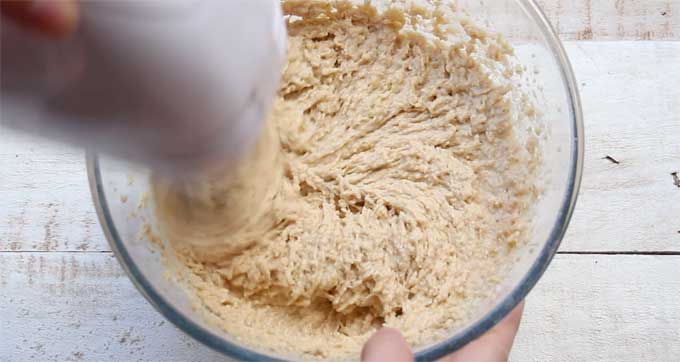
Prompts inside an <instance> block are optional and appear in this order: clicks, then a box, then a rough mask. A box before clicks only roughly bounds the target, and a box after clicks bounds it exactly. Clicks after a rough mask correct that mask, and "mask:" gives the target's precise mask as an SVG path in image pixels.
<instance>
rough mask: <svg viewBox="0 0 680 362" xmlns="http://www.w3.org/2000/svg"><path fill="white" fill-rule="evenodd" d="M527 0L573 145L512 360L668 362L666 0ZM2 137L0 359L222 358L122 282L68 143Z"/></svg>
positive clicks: (677, 311)
mask: <svg viewBox="0 0 680 362" xmlns="http://www.w3.org/2000/svg"><path fill="white" fill-rule="evenodd" d="M540 2H541V3H542V5H543V6H544V8H545V9H546V13H547V14H548V15H549V17H550V18H551V20H552V22H553V24H554V25H555V26H556V28H557V29H558V31H559V32H560V34H561V36H562V38H563V40H564V41H565V46H566V49H567V52H568V53H569V56H570V58H571V61H572V63H573V66H574V70H575V72H576V76H577V78H578V82H579V86H580V90H581V96H582V101H583V108H584V115H585V125H586V150H587V151H586V159H585V170H584V171H585V172H584V177H583V185H582V187H581V196H580V199H579V202H578V205H577V208H576V212H575V214H574V217H573V219H572V222H571V226H570V229H569V232H568V233H567V236H566V238H565V239H564V241H563V243H562V247H561V248H560V251H559V255H557V257H556V258H555V260H554V261H553V263H552V265H551V266H550V268H549V270H548V272H547V273H546V274H545V276H544V277H543V279H542V280H541V281H540V282H539V284H538V286H537V287H536V288H535V289H534V290H533V291H532V293H531V294H530V296H529V298H528V301H527V307H526V310H525V315H524V321H523V323H522V326H521V328H520V333H519V336H518V338H517V343H516V344H515V347H514V350H513V352H512V356H511V359H512V360H514V361H673V360H675V361H677V360H678V358H680V357H678V356H680V277H679V275H680V187H679V186H677V185H675V184H674V182H673V178H672V176H671V173H672V172H676V171H680V42H675V41H676V40H678V39H680V0H646V1H634V0H574V1H565V0H543V1H540ZM0 132H2V133H0V361H12V362H14V361H17V362H18V361H105V360H112V361H222V360H224V358H223V357H222V356H220V355H218V354H217V353H215V352H213V351H211V350H209V349H208V348H207V347H204V346H202V345H200V344H199V343H197V342H195V341H193V340H192V339H190V338H189V337H187V336H185V335H184V334H183V333H182V332H180V331H179V330H177V329H176V328H175V327H174V326H172V325H170V324H169V323H167V322H165V321H164V319H163V317H161V316H160V315H159V314H158V313H157V312H156V311H155V310H154V309H153V308H152V307H151V306H150V305H149V304H148V303H147V302H146V301H145V300H144V298H143V297H142V296H141V295H140V294H139V293H138V292H137V291H136V290H135V288H134V287H133V286H132V284H131V282H130V281H129V280H128V279H127V277H126V276H125V274H124V272H123V271H122V269H121V268H120V267H119V265H118V263H117V261H116V260H115V258H114V257H113V255H112V253H111V251H110V249H109V246H108V244H107V243H106V240H105V239H104V237H103V235H102V232H101V230H100V227H99V225H98V221H97V217H96V215H95V213H94V209H93V207H92V204H91V201H90V196H89V191H88V186H87V180H86V175H85V167H84V163H83V155H82V154H81V152H79V151H77V150H74V149H70V148H67V147H64V146H58V145H53V144H50V143H48V142H45V141H42V140H38V139H34V138H31V137H27V136H22V135H17V134H14V133H10V132H8V131H7V130H1V131H0ZM606 156H611V157H613V158H615V159H616V160H617V161H618V162H619V163H618V164H615V163H613V162H611V161H609V160H607V159H605V157H606Z"/></svg>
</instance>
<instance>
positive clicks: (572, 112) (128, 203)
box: [87, 0, 583, 361]
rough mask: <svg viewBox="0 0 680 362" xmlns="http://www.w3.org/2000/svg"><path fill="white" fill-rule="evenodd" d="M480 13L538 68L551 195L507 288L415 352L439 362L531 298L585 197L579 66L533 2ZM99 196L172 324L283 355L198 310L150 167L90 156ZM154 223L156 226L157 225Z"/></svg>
mask: <svg viewBox="0 0 680 362" xmlns="http://www.w3.org/2000/svg"><path fill="white" fill-rule="evenodd" d="M457 3H458V4H459V5H460V6H461V7H462V8H464V9H466V10H467V11H468V12H469V13H470V15H471V17H472V18H474V19H475V20H476V21H478V22H480V23H481V24H486V25H487V26H488V27H489V28H490V29H493V30H495V31H498V32H501V33H503V34H504V35H505V36H506V38H507V39H508V40H509V41H510V42H511V43H512V44H513V46H514V47H515V50H516V54H517V57H518V58H519V59H520V61H521V62H522V63H523V64H524V65H526V66H527V68H528V69H531V70H533V72H532V73H533V77H534V78H535V80H536V84H535V85H534V86H536V87H537V89H539V90H540V91H541V93H542V94H543V95H544V98H545V100H546V101H545V104H543V105H542V106H541V107H542V109H543V112H544V115H543V116H544V117H543V119H544V120H545V127H546V130H547V135H548V137H547V139H546V141H545V143H544V145H543V162H544V165H543V168H544V172H543V175H542V176H541V182H542V184H543V186H544V188H545V189H544V192H543V194H542V195H541V197H540V199H539V200H538V203H537V205H536V209H535V211H536V212H535V214H536V216H535V219H534V228H533V232H532V236H531V238H530V240H529V241H528V243H529V245H528V246H527V247H525V248H523V249H522V252H521V253H520V254H521V255H519V256H518V260H517V262H516V263H515V264H514V265H513V267H512V270H511V271H510V272H509V273H508V274H507V275H506V277H505V278H504V279H503V280H502V281H501V282H500V284H499V288H497V290H496V291H495V292H494V295H493V296H492V297H490V298H488V300H487V301H485V302H484V303H481V304H480V305H479V307H478V311H477V313H476V314H475V315H474V316H473V318H471V319H470V321H469V323H467V324H466V325H463V326H461V327H459V328H457V329H455V330H452V331H450V334H449V336H448V337H447V338H445V339H443V340H440V341H438V342H436V343H434V344H431V345H426V346H420V347H418V348H417V349H416V350H415V356H416V359H417V360H428V361H429V360H435V359H437V358H439V357H442V356H444V355H446V354H448V353H450V352H452V351H455V350H456V349H458V348H460V347H462V346H464V345H465V344H466V343H468V342H470V341H472V340H473V339H475V338H477V337H479V336H480V335H481V334H483V333H484V332H486V331H487V330H489V329H490V328H491V327H493V326H494V325H495V324H496V323H498V322H499V321H500V320H502V319H503V318H504V317H505V316H506V315H507V314H508V313H509V312H510V311H511V310H512V309H513V308H514V307H515V306H516V305H517V303H519V302H520V301H521V300H522V299H524V298H525V297H526V295H527V293H529V291H530V290H531V288H532V287H533V286H534V285H535V284H536V282H537V281H538V279H539V278H540V277H541V275H542V274H543V272H544V271H545V269H546V268H547V267H548V264H549V263H550V260H551V259H552V257H553V255H554V254H555V252H556V250H557V248H558V246H559V244H560V241H561V239H562V236H563V235H564V233H565V230H566V228H567V224H568V223H569V219H570V216H571V213H572V210H573V208H574V204H575V202H576V196H577V192H578V187H579V183H580V179H581V169H582V163H583V124H582V119H581V118H582V115H581V106H580V102H579V98H578V92H577V88H576V82H575V80H574V76H573V74H572V70H571V66H570V64H569V62H568V60H567V56H566V54H565V52H564V49H563V48H562V46H561V44H560V41H559V39H558V37H557V35H556V34H555V32H554V30H553V29H552V28H551V26H550V24H549V23H548V21H547V20H546V17H545V15H544V14H543V13H542V12H541V10H540V8H539V6H538V5H537V4H536V2H535V1H533V0H492V1H484V0H460V1H458V2H457ZM87 168H88V177H89V181H90V187H91V191H92V197H93V199H94V203H95V206H96V209H97V213H98V215H99V219H100V222H101V225H102V227H103V229H104V233H105V234H106V237H107V238H108V240H109V243H110V244H111V248H112V249H113V251H114V252H115V254H116V255H117V257H118V260H119V261H120V263H121V265H122V266H123V268H124V269H125V270H126V271H127V273H128V275H129V277H130V279H132V281H133V282H134V284H135V285H136V286H137V288H138V289H139V291H140V292H141V293H142V294H143V295H144V296H145V297H146V298H147V300H148V301H149V302H150V303H151V304H152V305H154V306H155V307H156V309H158V311H160V312H161V313H162V314H163V315H164V316H165V317H166V318H167V319H168V320H170V321H171V322H172V323H174V324H175V325H176V326H178V327H179V328H180V329H182V330H183V331H184V332H186V333H188V334H189V335H190V336H192V337H193V338H195V339H197V340H199V341H201V342H203V343H204V344H206V345H208V346H210V347H212V348H214V349H215V350H217V351H220V352H222V353H224V354H225V355H227V356H229V357H232V358H235V359H238V360H272V359H282V358H286V357H288V358H290V356H274V355H271V354H269V353H268V352H265V351H263V350H257V349H254V348H251V347H248V346H245V345H243V344H240V343H238V342H236V340H235V339H234V338H233V337H231V336H230V335H228V334H227V333H226V332H224V331H223V330H221V329H219V328H217V327H214V326H212V325H211V324H209V323H207V322H206V321H205V319H204V318H203V316H202V315H201V314H199V313H198V312H196V311H195V310H194V309H192V301H191V298H190V296H189V295H188V294H187V292H186V291H185V290H184V289H183V288H182V287H181V286H179V285H178V284H177V283H175V282H173V281H172V280H171V279H170V278H168V277H167V276H166V267H165V266H164V263H163V261H162V258H161V255H160V253H159V251H158V245H157V244H155V243H152V242H151V241H150V240H149V236H150V235H151V234H150V233H149V232H148V230H147V229H146V228H148V225H149V224H151V225H153V220H154V212H153V205H151V202H152V200H147V198H148V195H149V190H150V184H149V173H148V171H146V170H144V169H141V168H136V167H135V166H132V165H130V164H128V163H125V162H121V161H117V160H114V159H110V158H106V157H99V156H98V155H96V154H89V155H88V156H87ZM147 222H148V224H147Z"/></svg>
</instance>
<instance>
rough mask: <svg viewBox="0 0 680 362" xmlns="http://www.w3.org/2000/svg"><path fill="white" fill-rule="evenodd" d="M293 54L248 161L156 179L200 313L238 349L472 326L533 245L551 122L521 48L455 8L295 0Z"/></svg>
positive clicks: (335, 350) (351, 341)
mask: <svg viewBox="0 0 680 362" xmlns="http://www.w3.org/2000/svg"><path fill="white" fill-rule="evenodd" d="M284 11H285V13H286V14H287V15H288V16H289V19H288V30H289V52H288V63H287V66H286V68H285V72H284V74H283V78H282V85H281V89H280V92H279V97H278V99H277V101H276V104H275V106H274V109H273V111H272V112H271V114H270V117H269V122H268V128H267V130H266V132H265V134H264V135H263V138H262V140H261V141H260V143H259V144H258V146H257V148H256V149H255V150H254V151H253V153H252V154H251V155H250V158H248V159H247V161H245V162H243V163H242V165H241V168H240V169H238V170H237V171H232V172H230V173H228V175H229V176H228V177H227V176H224V175H222V174H221V173H219V172H218V173H210V174H209V175H202V176H201V177H198V178H197V180H194V181H185V182H174V183H169V182H166V181H163V180H160V179H156V180H155V181H154V183H155V185H154V199H155V203H156V205H157V214H158V217H159V220H160V224H159V226H160V229H161V230H162V234H163V236H164V237H165V238H166V239H168V240H169V242H170V244H171V246H172V248H170V249H171V250H172V251H174V253H176V254H177V256H178V258H179V260H180V261H181V264H182V265H184V266H185V267H186V268H187V270H188V273H187V275H188V277H187V279H188V281H187V283H188V284H190V286H191V288H192V290H193V292H195V294H196V296H197V301H198V306H199V307H200V308H202V309H203V310H205V311H206V315H208V316H209V319H210V320H211V321H212V322H214V323H217V324H218V325H219V326H220V327H221V328H223V329H224V330H226V331H227V332H229V333H230V334H231V335H233V336H234V337H235V338H236V339H238V340H239V341H240V342H242V343H245V344H247V345H250V346H254V347H261V348H266V349H267V350H270V351H274V352H277V353H282V354H284V355H285V354H287V355H298V356H299V355H303V356H320V357H324V358H331V357H342V356H347V355H351V354H357V353H358V351H359V350H360V349H361V346H362V344H363V343H364V342H365V341H366V339H367V338H368V337H369V336H370V335H371V334H372V333H373V332H374V331H375V330H376V329H377V328H379V327H380V326H382V325H387V326H390V327H394V328H398V329H399V330H401V331H402V332H403V333H404V335H405V336H406V339H407V340H408V341H409V342H410V343H411V344H413V345H414V346H417V345H420V344H423V343H427V342H432V341H433V340H436V339H437V338H441V337H442V335H443V334H444V333H446V332H447V331H449V330H450V329H451V328H455V327H456V326H460V325H462V324H464V323H465V322H467V321H468V318H469V316H470V315H471V313H473V312H474V311H475V308H477V307H478V305H479V302H480V301H481V300H483V299H484V298H485V297H486V296H488V295H489V294H490V293H492V292H493V291H494V288H495V286H496V284H497V283H498V281H499V280H501V279H502V277H503V273H504V271H505V270H506V269H507V266H508V265H510V264H511V263H512V261H513V259H514V257H513V250H515V249H517V248H518V247H522V245H524V244H525V243H526V242H527V238H528V234H529V231H530V226H531V224H530V222H529V219H530V215H531V210H532V205H533V204H534V202H535V200H536V197H537V193H538V192H537V186H536V174H537V169H538V165H539V163H540V162H539V158H540V157H539V150H538V146H537V144H538V142H537V140H536V136H535V135H529V136H527V135H522V136H521V137H520V133H521V132H525V130H524V129H523V128H521V127H520V126H519V125H520V123H526V121H527V120H530V119H534V118H536V117H537V115H536V112H535V110H534V108H533V106H532V103H531V102H530V101H529V100H528V97H527V96H526V95H525V94H524V93H523V92H522V91H521V90H520V88H519V86H518V84H519V78H520V77H521V75H522V74H521V73H522V68H521V67H520V66H518V65H517V62H516V59H515V57H514V55H513V49H512V48H511V47H510V45H509V44H508V43H507V42H506V41H504V40H503V38H502V37H500V36H499V35H497V34H493V33H490V32H488V31H487V30H485V29H484V28H482V27H479V26H477V25H475V24H474V23H473V22H472V21H471V20H469V19H468V18H467V17H466V16H464V14H463V13H462V12H460V11H459V10H457V9H455V8H453V7H443V6H441V7H434V6H432V7H426V6H423V7H419V6H415V5H413V6H411V5H404V6H397V5H394V6H388V7H384V8H382V9H378V8H376V7H374V6H372V5H366V4H363V2H361V4H359V5H356V4H353V3H351V2H345V1H337V2H324V1H311V0H304V1H300V0H296V1H293V0H289V1H285V2H284Z"/></svg>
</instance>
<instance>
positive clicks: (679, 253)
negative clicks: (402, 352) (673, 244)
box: [0, 250, 680, 256]
mask: <svg viewBox="0 0 680 362" xmlns="http://www.w3.org/2000/svg"><path fill="white" fill-rule="evenodd" d="M2 254H50V255H58V254H114V252H113V251H111V250H61V251H59V250H1V251H0V255H2ZM556 254H557V255H626V256H630V255H656V256H680V250H679V251H673V250H671V251H614V250H612V251H595V250H594V251H557V253H556Z"/></svg>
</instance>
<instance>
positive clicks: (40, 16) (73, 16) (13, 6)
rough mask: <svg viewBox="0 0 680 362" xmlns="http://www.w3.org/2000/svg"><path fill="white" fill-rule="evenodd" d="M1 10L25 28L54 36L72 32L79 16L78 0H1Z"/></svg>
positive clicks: (57, 36) (4, 14) (58, 36)
mask: <svg viewBox="0 0 680 362" xmlns="http://www.w3.org/2000/svg"><path fill="white" fill-rule="evenodd" d="M0 11H1V12H2V15H3V16H6V17H8V18H10V19H12V20H14V21H15V22H17V23H19V24H20V25H21V26H23V27H24V28H26V29H30V30H33V31H36V32H38V33H40V34H43V35H46V36H50V37H53V38H60V37H64V36H67V35H69V34H71V33H72V32H73V31H74V30H75V29H76V26H77V24H78V17H79V8H78V3H77V0H0Z"/></svg>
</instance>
